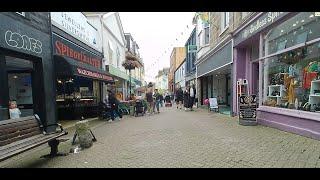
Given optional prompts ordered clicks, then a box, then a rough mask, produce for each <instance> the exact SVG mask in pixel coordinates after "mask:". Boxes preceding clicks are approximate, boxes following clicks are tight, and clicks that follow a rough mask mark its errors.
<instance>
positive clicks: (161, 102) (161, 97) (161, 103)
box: [159, 94, 164, 107]
mask: <svg viewBox="0 0 320 180" xmlns="http://www.w3.org/2000/svg"><path fill="white" fill-rule="evenodd" d="M159 96H160V105H161V107H163V99H164V98H163V95H162V94H160V95H159Z"/></svg>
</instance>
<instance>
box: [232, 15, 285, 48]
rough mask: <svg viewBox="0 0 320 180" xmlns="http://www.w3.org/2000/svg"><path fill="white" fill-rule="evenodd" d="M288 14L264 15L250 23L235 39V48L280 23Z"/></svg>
mask: <svg viewBox="0 0 320 180" xmlns="http://www.w3.org/2000/svg"><path fill="white" fill-rule="evenodd" d="M287 14H288V13H287V12H267V13H264V14H263V15H262V16H261V17H259V18H258V19H257V20H256V21H253V22H252V23H250V24H249V25H248V26H247V27H246V28H245V29H243V30H242V31H241V32H240V33H239V34H238V35H237V37H236V38H235V39H234V46H236V45H238V44H239V43H241V42H242V41H244V40H246V39H248V38H249V37H251V36H253V35H254V34H256V33H258V32H260V31H261V30H262V29H264V28H266V27H267V26H269V25H271V24H272V23H274V22H276V21H278V20H279V19H281V18H282V17H284V16H285V15H287Z"/></svg>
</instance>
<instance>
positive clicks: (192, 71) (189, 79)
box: [185, 29, 197, 86]
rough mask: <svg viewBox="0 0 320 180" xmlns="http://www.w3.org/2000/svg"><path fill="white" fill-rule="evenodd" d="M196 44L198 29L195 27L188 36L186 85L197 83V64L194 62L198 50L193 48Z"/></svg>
mask: <svg viewBox="0 0 320 180" xmlns="http://www.w3.org/2000/svg"><path fill="white" fill-rule="evenodd" d="M195 46H196V29H194V30H193V31H192V32H191V34H190V37H189V38H188V40H187V42H186V44H185V47H186V74H185V77H186V85H187V86H189V85H193V84H194V85H195V84H196V65H195V64H194V63H195V61H196V57H197V52H196V50H195V49H192V48H193V47H195Z"/></svg>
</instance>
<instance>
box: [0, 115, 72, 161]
mask: <svg viewBox="0 0 320 180" xmlns="http://www.w3.org/2000/svg"><path fill="white" fill-rule="evenodd" d="M51 126H53V125H51ZM54 126H59V127H60V130H59V131H56V132H53V133H46V132H45V131H44V127H43V125H42V123H41V121H40V118H39V116H38V115H34V116H28V117H22V118H19V119H9V120H4V121H0V162H1V161H4V160H6V159H8V158H10V157H13V156H15V155H18V154H20V153H23V152H25V151H28V150H31V149H33V148H35V147H38V146H40V145H42V144H45V143H48V144H49V146H50V147H51V152H50V154H49V155H47V156H49V157H54V156H57V155H62V154H58V145H59V140H58V139H57V138H59V137H61V136H64V135H67V134H68V132H66V131H64V130H63V128H62V126H61V125H60V124H54Z"/></svg>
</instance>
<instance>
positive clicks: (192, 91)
mask: <svg viewBox="0 0 320 180" xmlns="http://www.w3.org/2000/svg"><path fill="white" fill-rule="evenodd" d="M189 95H190V101H189V108H190V110H191V111H192V110H193V109H192V108H193V104H194V100H195V97H196V87H195V85H194V84H193V85H192V86H191V87H190V90H189Z"/></svg>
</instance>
